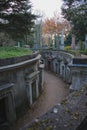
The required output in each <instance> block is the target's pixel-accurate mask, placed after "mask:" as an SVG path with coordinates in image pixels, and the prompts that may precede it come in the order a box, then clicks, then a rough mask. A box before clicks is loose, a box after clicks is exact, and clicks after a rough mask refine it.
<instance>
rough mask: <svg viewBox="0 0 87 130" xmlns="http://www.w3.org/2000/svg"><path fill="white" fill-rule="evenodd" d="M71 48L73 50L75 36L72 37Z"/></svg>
mask: <svg viewBox="0 0 87 130" xmlns="http://www.w3.org/2000/svg"><path fill="white" fill-rule="evenodd" d="M71 48H72V49H75V35H72V44H71Z"/></svg>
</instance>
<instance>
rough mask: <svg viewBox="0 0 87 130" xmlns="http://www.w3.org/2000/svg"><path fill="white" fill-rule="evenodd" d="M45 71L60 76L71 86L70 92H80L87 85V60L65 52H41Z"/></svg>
mask: <svg viewBox="0 0 87 130" xmlns="http://www.w3.org/2000/svg"><path fill="white" fill-rule="evenodd" d="M41 54H42V61H43V62H44V64H45V69H47V70H49V71H52V72H54V73H56V74H57V75H59V76H60V77H61V78H62V79H63V80H64V81H65V82H66V83H67V84H69V86H70V91H75V90H79V89H80V88H81V87H82V86H83V85H84V84H87V58H81V57H80V58H76V57H74V55H71V54H69V53H66V52H64V51H52V50H44V51H42V52H41Z"/></svg>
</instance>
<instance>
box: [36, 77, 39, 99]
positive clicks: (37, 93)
mask: <svg viewBox="0 0 87 130" xmlns="http://www.w3.org/2000/svg"><path fill="white" fill-rule="evenodd" d="M38 84H39V77H38V78H37V79H36V96H37V97H38V96H39V88H38Z"/></svg>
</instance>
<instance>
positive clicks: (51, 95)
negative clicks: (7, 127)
mask: <svg viewBox="0 0 87 130" xmlns="http://www.w3.org/2000/svg"><path fill="white" fill-rule="evenodd" d="M68 94H69V90H68V87H67V86H66V84H65V83H64V82H63V81H62V79H61V78H59V77H58V76H55V75H53V74H52V73H50V72H45V85H44V92H43V94H42V95H41V96H40V98H39V99H38V101H37V102H36V103H35V104H34V105H33V106H32V109H29V111H28V112H27V113H26V114H25V115H24V116H23V117H22V118H21V119H19V120H18V121H17V122H16V125H15V126H16V127H15V126H14V130H19V128H21V127H23V126H24V125H25V124H27V123H29V122H30V121H32V120H33V119H35V118H37V117H39V116H41V115H43V114H44V113H46V112H47V111H48V110H49V109H50V108H52V107H53V106H54V105H56V104H58V103H59V102H60V101H61V100H62V99H63V98H64V97H66V96H67V95H68ZM12 130H13V129H12Z"/></svg>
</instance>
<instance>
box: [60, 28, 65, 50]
mask: <svg viewBox="0 0 87 130" xmlns="http://www.w3.org/2000/svg"><path fill="white" fill-rule="evenodd" d="M60 50H64V30H62V33H61V44H60Z"/></svg>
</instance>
